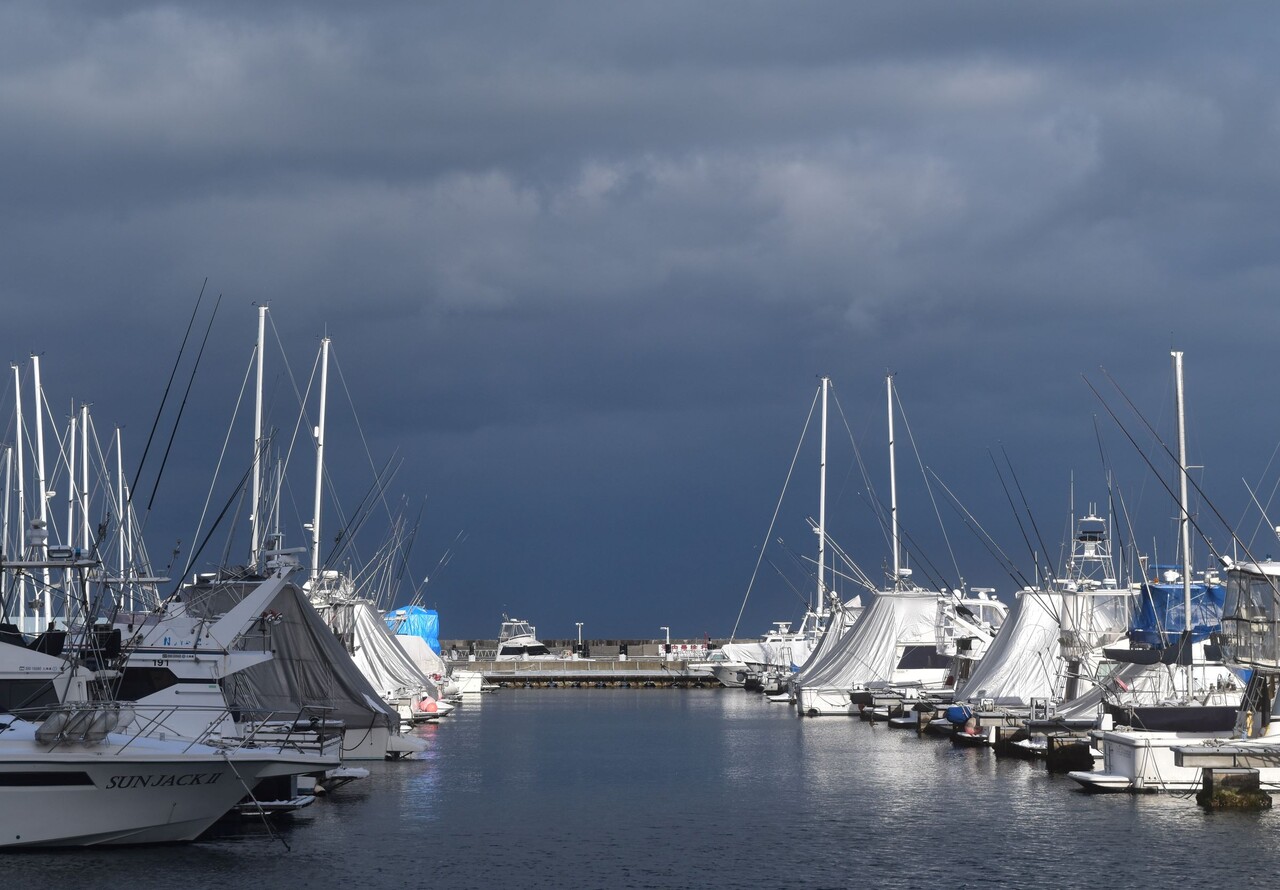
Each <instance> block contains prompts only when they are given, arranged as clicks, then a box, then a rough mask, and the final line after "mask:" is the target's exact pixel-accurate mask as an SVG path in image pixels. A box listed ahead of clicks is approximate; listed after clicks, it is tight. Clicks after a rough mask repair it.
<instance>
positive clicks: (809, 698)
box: [796, 686, 858, 717]
mask: <svg viewBox="0 0 1280 890" xmlns="http://www.w3.org/2000/svg"><path fill="white" fill-rule="evenodd" d="M796 711H797V712H798V713H799V714H801V715H803V716H805V717H853V716H856V715H857V713H858V709H857V708H856V707H855V706H854V704H853V702H851V701H850V700H849V691H848V690H847V689H817V688H813V687H805V686H802V687H800V688H799V689H797V690H796Z"/></svg>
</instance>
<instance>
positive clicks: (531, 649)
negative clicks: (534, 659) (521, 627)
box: [524, 646, 551, 655]
mask: <svg viewBox="0 0 1280 890" xmlns="http://www.w3.org/2000/svg"><path fill="white" fill-rule="evenodd" d="M524 652H525V654H526V655H550V654H551V650H550V649H548V648H547V647H546V646H527V647H525V650H524Z"/></svg>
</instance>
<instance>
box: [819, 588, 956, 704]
mask: <svg viewBox="0 0 1280 890" xmlns="http://www.w3.org/2000/svg"><path fill="white" fill-rule="evenodd" d="M937 602H938V595H937V594H936V593H932V592H930V591H927V590H886V591H880V592H879V593H877V594H876V596H875V599H874V601H873V602H872V603H871V606H870V607H869V608H868V609H867V610H866V611H865V612H864V613H863V615H862V617H861V618H859V619H858V623H857V624H856V625H854V627H853V629H852V630H850V631H849V632H848V633H847V634H845V635H844V636H843V637H841V638H839V639H837V640H835V641H834V642H833V643H832V644H831V645H822V646H820V647H819V652H817V653H815V655H814V658H813V659H811V663H810V664H808V665H806V666H805V669H804V670H803V671H802V672H801V674H800V676H799V677H798V678H797V680H796V685H797V686H799V687H800V688H802V689H839V690H848V689H852V688H853V687H854V686H856V685H860V684H866V683H887V682H889V681H891V680H892V679H893V671H894V668H896V667H897V659H898V644H899V643H906V644H915V645H930V646H932V645H936V643H937V631H936V619H937V611H938V607H937ZM829 635H830V634H829V633H828V636H829ZM823 643H826V638H825V637H824V638H823Z"/></svg>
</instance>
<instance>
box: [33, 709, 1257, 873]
mask: <svg viewBox="0 0 1280 890" xmlns="http://www.w3.org/2000/svg"><path fill="white" fill-rule="evenodd" d="M415 732H417V733H419V734H420V735H421V736H422V737H423V738H424V739H426V740H427V741H428V743H429V744H428V749H427V751H426V752H425V754H424V755H423V756H422V757H420V758H418V759H415V760H410V761H401V762H394V763H368V764H361V765H362V766H367V767H368V769H369V772H370V775H369V777H368V778H367V779H365V780H361V781H358V782H355V783H352V784H351V785H348V786H346V787H345V788H340V789H337V790H335V791H334V792H333V793H332V794H330V795H328V797H327V798H325V799H322V800H320V801H319V802H317V803H316V804H315V805H313V806H312V807H311V808H309V809H308V810H305V811H303V813H304V814H305V815H301V814H300V815H299V816H298V817H295V819H294V820H293V821H292V822H290V823H286V824H284V825H283V826H282V827H281V829H280V833H281V836H282V837H283V838H284V840H285V841H287V843H288V844H289V846H290V847H291V851H290V852H285V851H284V849H283V846H282V845H281V843H280V842H279V841H277V840H273V839H272V838H271V836H270V835H269V834H267V833H266V832H265V831H262V830H261V829H260V826H255V825H253V823H241V824H236V825H232V826H227V827H225V828H222V829H220V831H219V832H217V833H214V834H211V835H210V836H209V837H208V838H207V839H205V840H204V841H202V842H201V843H198V844H195V845H192V846H188V847H182V848H176V849H175V848H148V849H138V850H109V851H84V852H75V853H53V854H50V853H37V854H29V855H24V856H17V857H12V858H11V859H10V867H11V869H13V870H14V873H15V874H17V873H19V872H20V873H21V878H22V883H24V884H25V883H28V882H30V883H35V882H37V881H40V882H50V881H53V880H62V881H74V882H75V884H76V886H78V887H96V886H103V887H105V886H107V884H108V882H110V884H111V885H112V886H117V885H120V884H124V885H125V886H127V887H128V888H129V890H150V888H153V887H154V888H160V887H164V888H166V890H168V888H172V887H173V886H182V885H184V884H188V885H192V886H203V885H205V884H207V883H208V879H209V876H210V875H211V874H214V873H217V874H219V875H225V876H226V877H225V880H226V881H228V882H231V883H235V882H247V881H254V882H259V881H265V882H267V883H269V884H270V885H271V886H273V887H274V888H277V890H291V888H307V890H312V888H315V887H320V886H334V885H336V884H339V883H345V882H347V881H350V882H353V883H356V884H358V885H361V886H363V885H366V884H370V883H372V884H373V885H375V886H400V885H405V886H409V885H418V884H423V883H425V882H426V881H427V880H437V879H438V880H445V881H447V882H448V883H450V884H451V885H454V886H461V887H486V886H492V885H495V884H497V883H515V884H518V885H519V886H520V887H522V888H538V887H555V888H577V887H593V888H594V887H610V888H612V887H662V888H680V887H699V888H702V887H706V886H708V885H713V886H715V887H717V888H736V887H742V888H756V887H849V886H859V887H861V886H866V887H907V886H910V887H919V886H922V885H926V884H936V885H940V886H946V887H948V888H953V887H955V888H959V887H971V886H1016V887H1025V886H1032V885H1041V886H1051V887H1071V888H1085V887H1088V888H1090V890H1096V888H1097V887H1099V886H1135V885H1143V886H1146V885H1151V886H1164V885H1171V884H1175V883H1177V884H1183V885H1187V884H1190V885H1194V884H1200V883H1208V882H1210V881H1213V882H1214V883H1218V882H1220V881H1222V880H1224V879H1228V878H1229V879H1230V880H1231V882H1232V883H1238V884H1243V885H1245V886H1249V885H1251V884H1255V883H1260V882H1261V881H1262V880H1267V881H1270V880H1271V875H1272V874H1274V872H1275V868H1276V865H1277V861H1276V860H1277V858H1280V857H1278V856H1277V854H1276V853H1275V852H1274V850H1273V846H1274V845H1273V844H1272V843H1271V836H1272V833H1273V832H1274V831H1275V829H1276V827H1277V826H1278V825H1280V822H1277V819H1278V818H1280V817H1278V816H1277V815H1275V814H1272V813H1269V812H1268V813H1260V814H1259V813H1248V814H1238V813H1218V814H1213V815H1206V814H1204V813H1203V812H1202V811H1200V810H1199V809H1198V808H1197V807H1196V806H1195V804H1194V803H1192V802H1190V801H1188V800H1185V799H1181V798H1177V797H1168V796H1159V795H1153V796H1149V797H1129V796H1114V797H1112V796H1103V797H1091V796H1087V795H1084V794H1081V793H1078V792H1077V791H1075V790H1074V783H1071V782H1070V781H1069V780H1066V779H1063V778H1060V777H1054V776H1050V775H1049V774H1048V773H1046V772H1045V771H1044V769H1043V768H1042V767H1040V766H1038V765H1035V764H1028V763H1024V762H1020V761H1012V760H1001V759H997V758H996V757H995V756H994V755H993V754H992V752H990V751H988V750H978V749H973V750H970V749H957V748H954V747H953V746H952V745H951V744H950V743H949V742H947V741H946V740H939V739H934V738H930V737H925V738H918V737H917V736H916V735H915V733H914V732H905V731H898V730H890V729H888V728H887V727H885V726H883V725H879V726H872V725H870V724H867V723H863V722H862V721H860V720H857V719H853V718H837V717H825V718H816V719H807V718H806V719H799V718H797V717H796V716H795V712H794V710H792V709H791V708H789V707H786V706H780V705H775V704H772V703H769V702H768V701H766V700H765V699H764V698H763V697H762V696H759V695H753V694H749V693H744V692H742V691H740V690H687V691H677V690H643V689H631V690H597V689H576V690H545V691H544V690H505V691H503V692H502V693H500V694H498V695H496V696H493V697H491V698H487V699H486V700H485V702H484V704H483V706H470V705H463V706H462V707H461V708H460V709H459V710H458V711H457V713H455V714H454V715H453V716H451V717H449V718H446V719H444V720H442V721H441V722H440V723H439V724H436V725H431V726H424V727H419V728H418V729H416V730H415ZM1246 851H1247V852H1246ZM504 863H506V864H510V863H518V864H519V874H518V875H509V874H507V873H506V872H504V871H503V870H502V869H503V867H504V866H503V864H504ZM504 874H506V875H507V876H506V877H505V878H504Z"/></svg>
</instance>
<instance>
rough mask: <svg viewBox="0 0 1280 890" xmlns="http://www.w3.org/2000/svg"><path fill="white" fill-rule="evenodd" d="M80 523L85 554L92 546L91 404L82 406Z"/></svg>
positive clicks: (86, 403)
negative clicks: (90, 482)
mask: <svg viewBox="0 0 1280 890" xmlns="http://www.w3.org/2000/svg"><path fill="white" fill-rule="evenodd" d="M80 522H81V523H82V526H81V527H82V528H83V530H84V538H83V543H84V552H85V553H88V552H89V548H90V547H91V546H93V545H92V540H93V534H92V533H91V532H90V531H89V403H88V402H85V403H83V404H82V405H81V406H80Z"/></svg>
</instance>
